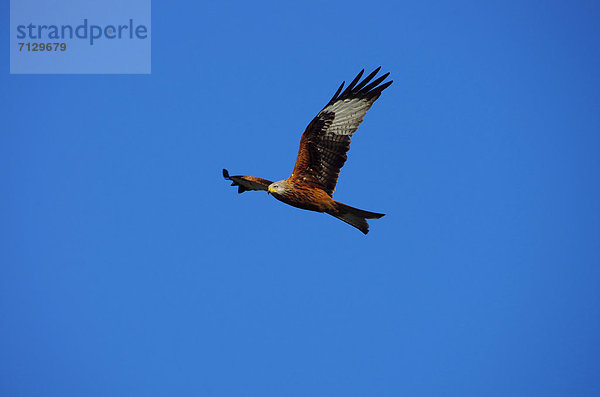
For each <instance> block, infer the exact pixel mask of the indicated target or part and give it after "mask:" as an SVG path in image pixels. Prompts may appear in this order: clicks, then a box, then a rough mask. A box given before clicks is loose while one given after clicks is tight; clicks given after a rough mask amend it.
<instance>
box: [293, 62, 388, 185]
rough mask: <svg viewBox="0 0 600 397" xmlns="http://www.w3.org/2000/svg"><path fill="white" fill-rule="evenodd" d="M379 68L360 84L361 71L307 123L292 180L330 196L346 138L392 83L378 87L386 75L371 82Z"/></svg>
mask: <svg viewBox="0 0 600 397" xmlns="http://www.w3.org/2000/svg"><path fill="white" fill-rule="evenodd" d="M380 69H381V67H379V68H377V69H375V71H373V72H372V73H371V74H369V75H368V76H367V77H365V78H364V79H363V80H362V81H360V78H361V77H362V75H363V73H364V69H363V70H362V71H361V72H360V73H359V74H358V75H357V76H356V77H355V78H354V80H352V82H351V83H350V84H349V85H348V87H346V89H345V90H344V91H342V88H343V87H344V83H342V85H341V86H340V88H338V90H337V91H336V93H335V94H334V95H333V97H332V98H331V100H330V101H329V103H327V105H325V107H324V108H323V110H321V111H320V112H319V114H318V115H317V116H316V117H315V118H314V119H313V120H312V121H311V122H310V124H309V125H308V127H307V128H306V130H305V131H304V133H303V134H302V138H301V139H300V149H299V150H298V158H297V159H296V165H295V166H294V171H293V172H292V176H291V178H292V179H297V180H303V181H307V182H312V183H314V184H316V185H317V186H319V187H320V188H321V189H323V190H325V191H326V192H327V194H329V195H330V196H331V195H333V192H334V190H335V185H336V183H337V179H338V176H339V173H340V169H341V168H342V166H343V165H344V163H345V162H346V159H347V155H346V152H348V150H349V149H350V138H351V137H352V134H353V133H354V131H356V129H357V128H358V125H359V124H360V123H361V122H362V120H363V117H364V116H365V114H366V113H367V110H369V108H370V107H371V105H373V102H375V100H377V98H379V95H381V92H382V91H383V90H384V89H386V88H387V87H389V85H390V84H392V81H388V82H386V83H383V84H381V83H382V82H383V81H384V80H385V78H386V77H387V76H388V75H389V73H386V74H384V75H383V76H380V77H379V78H377V79H375V80H374V81H372V82H371V80H373V77H375V76H376V75H377V73H378V72H379V70H380Z"/></svg>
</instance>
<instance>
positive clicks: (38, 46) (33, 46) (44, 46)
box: [17, 43, 67, 51]
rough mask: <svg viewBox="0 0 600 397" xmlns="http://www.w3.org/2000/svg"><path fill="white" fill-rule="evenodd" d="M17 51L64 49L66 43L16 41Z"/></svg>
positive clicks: (65, 48)
mask: <svg viewBox="0 0 600 397" xmlns="http://www.w3.org/2000/svg"><path fill="white" fill-rule="evenodd" d="M17 44H18V45H19V51H66V50H67V43H17Z"/></svg>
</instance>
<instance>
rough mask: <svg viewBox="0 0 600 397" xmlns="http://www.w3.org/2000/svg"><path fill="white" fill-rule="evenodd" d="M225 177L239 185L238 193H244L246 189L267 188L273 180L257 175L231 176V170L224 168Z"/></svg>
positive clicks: (234, 184)
mask: <svg viewBox="0 0 600 397" xmlns="http://www.w3.org/2000/svg"><path fill="white" fill-rule="evenodd" d="M223 177H224V178H225V179H228V180H230V181H232V182H231V186H239V187H238V193H244V192H245V191H246V190H267V188H268V187H269V185H270V184H271V183H273V182H271V181H268V180H266V179H262V178H258V177H255V176H242V175H234V176H229V172H228V171H227V170H226V169H225V168H223Z"/></svg>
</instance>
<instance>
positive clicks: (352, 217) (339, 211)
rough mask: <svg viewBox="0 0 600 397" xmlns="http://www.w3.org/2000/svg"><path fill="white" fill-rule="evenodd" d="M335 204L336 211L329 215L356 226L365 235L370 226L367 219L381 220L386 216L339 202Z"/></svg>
mask: <svg viewBox="0 0 600 397" xmlns="http://www.w3.org/2000/svg"><path fill="white" fill-rule="evenodd" d="M334 203H335V207H334V208H335V209H334V210H333V211H329V212H328V214H330V215H333V216H335V217H336V218H338V219H340V220H342V221H344V222H346V223H347V224H349V225H352V226H354V227H355V228H357V229H358V230H360V231H361V232H363V233H364V234H367V233H369V224H368V223H367V219H379V218H381V217H382V216H384V215H385V214H379V213H377V212H369V211H365V210H359V209H358V208H354V207H350V206H349V205H346V204H342V203H340V202H338V201H334Z"/></svg>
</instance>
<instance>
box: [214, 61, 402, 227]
mask: <svg viewBox="0 0 600 397" xmlns="http://www.w3.org/2000/svg"><path fill="white" fill-rule="evenodd" d="M380 69H381V67H379V68H377V69H375V71H373V72H372V73H371V74H369V75H368V76H367V77H365V78H364V79H363V80H362V81H360V79H361V77H362V75H363V73H364V69H363V70H362V71H361V72H360V73H359V74H358V76H356V78H354V80H352V82H351V83H350V84H349V85H348V87H346V89H345V90H344V91H343V92H342V89H343V88H344V82H342V85H340V88H338V90H337V91H336V93H335V94H334V95H333V98H331V100H330V101H329V102H328V103H327V105H325V107H324V108H323V110H321V111H320V112H319V114H317V116H316V117H315V118H314V119H313V120H312V121H311V122H310V124H309V125H308V127H306V130H305V131H304V133H303V134H302V138H301V139H300V149H299V150H298V157H297V158H296V165H295V166H294V170H293V171H292V175H291V176H290V177H289V178H287V179H284V180H282V181H279V182H271V181H269V180H266V179H262V178H258V177H255V176H241V175H237V176H229V172H228V171H227V170H226V169H223V176H224V177H225V179H228V180H230V181H232V184H231V185H232V186H238V193H243V192H245V191H247V190H266V191H267V193H270V194H272V195H273V197H275V198H276V199H277V200H280V201H283V202H284V203H286V204H289V205H292V206H294V207H297V208H302V209H305V210H309V211H317V212H324V213H327V214H329V215H333V216H334V217H336V218H338V219H341V220H342V221H344V222H346V223H348V224H350V225H352V226H354V227H355V228H357V229H358V230H360V231H361V232H363V233H364V234H367V233H368V232H369V224H368V223H367V219H379V218H381V217H382V216H384V215H385V214H379V213H376V212H369V211H364V210H359V209H358V208H353V207H350V206H349V205H346V204H342V203H340V202H337V201H335V200H334V199H333V197H332V196H333V191H334V190H335V185H336V183H337V179H338V175H339V173H340V169H341V168H342V166H343V165H344V163H345V162H346V159H347V156H346V152H348V150H349V149H350V137H351V136H352V134H353V133H354V131H356V129H357V128H358V125H359V124H360V123H361V122H362V120H363V117H364V116H365V114H366V113H367V110H369V108H370V107H371V105H373V102H375V100H377V98H379V95H381V92H382V91H383V90H384V89H386V88H387V87H388V86H389V85H390V84H392V81H388V82H386V83H383V84H381V83H382V82H383V81H384V80H385V79H386V78H387V76H388V75H389V73H386V74H384V75H382V76H380V77H378V78H376V79H375V80H373V78H374V77H375V76H376V75H377V73H378V72H379V70H380ZM371 80H373V81H371Z"/></svg>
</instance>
